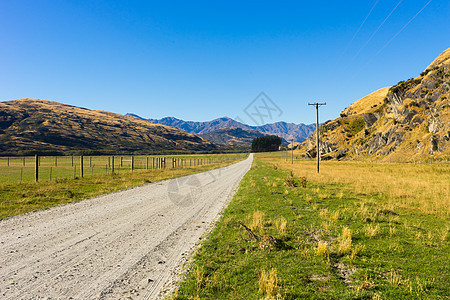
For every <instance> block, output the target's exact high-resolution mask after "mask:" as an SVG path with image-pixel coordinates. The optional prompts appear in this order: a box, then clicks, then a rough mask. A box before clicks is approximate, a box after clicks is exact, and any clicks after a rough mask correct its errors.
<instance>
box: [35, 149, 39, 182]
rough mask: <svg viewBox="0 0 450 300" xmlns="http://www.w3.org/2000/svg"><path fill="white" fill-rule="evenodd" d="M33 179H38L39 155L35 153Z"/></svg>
mask: <svg viewBox="0 0 450 300" xmlns="http://www.w3.org/2000/svg"><path fill="white" fill-rule="evenodd" d="M34 179H35V181H36V182H38V181H39V156H38V155H37V154H36V155H35V156H34Z"/></svg>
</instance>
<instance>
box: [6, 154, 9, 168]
mask: <svg viewBox="0 0 450 300" xmlns="http://www.w3.org/2000/svg"><path fill="white" fill-rule="evenodd" d="M6 159H7V161H8V167H9V156H8V157H7V158H6Z"/></svg>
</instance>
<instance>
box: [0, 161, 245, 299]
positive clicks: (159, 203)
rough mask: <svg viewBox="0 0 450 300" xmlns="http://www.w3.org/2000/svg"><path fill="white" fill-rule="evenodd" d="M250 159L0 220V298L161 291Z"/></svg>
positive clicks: (144, 295) (142, 295) (139, 295)
mask: <svg viewBox="0 0 450 300" xmlns="http://www.w3.org/2000/svg"><path fill="white" fill-rule="evenodd" d="M252 159H253V158H252V155H250V157H249V158H248V159H246V160H244V161H241V162H238V163H236V164H233V165H230V166H228V167H224V168H220V169H216V170H212V171H208V172H204V173H200V174H195V175H189V176H185V177H180V178H176V179H170V180H165V181H161V182H156V183H151V184H147V185H145V186H141V187H137V188H133V189H129V190H125V191H121V192H116V193H112V194H108V195H103V196H100V197H96V198H92V199H87V200H84V201H81V202H78V203H73V204H67V205H62V206H58V207H55V208H51V209H48V210H44V211H38V212H34V213H29V214H25V215H21V216H17V217H13V218H8V219H5V220H3V221H0V236H1V238H0V298H2V299H158V298H160V297H161V295H162V293H164V292H165V291H167V290H169V289H170V288H171V286H173V280H174V278H175V277H176V274H177V271H178V270H179V268H180V265H181V264H182V263H183V262H184V261H185V260H186V258H187V256H188V255H189V254H190V253H191V252H192V250H193V249H194V247H195V245H196V244H197V243H198V241H199V239H200V238H201V237H202V235H203V234H204V233H205V232H206V231H207V230H208V229H209V228H210V227H211V225H212V223H213V222H214V221H215V220H216V218H217V217H218V214H219V213H220V211H221V210H222V209H223V207H224V206H225V204H226V203H227V201H228V200H229V199H230V197H231V196H232V195H233V194H234V192H235V190H236V189H237V187H238V185H239V182H240V180H241V179H242V177H243V176H244V174H245V173H246V172H247V171H248V170H249V169H250V166H251V162H252Z"/></svg>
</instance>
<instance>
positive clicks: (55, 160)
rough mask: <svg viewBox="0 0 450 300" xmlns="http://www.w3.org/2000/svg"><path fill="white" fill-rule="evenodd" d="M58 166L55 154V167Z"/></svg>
mask: <svg viewBox="0 0 450 300" xmlns="http://www.w3.org/2000/svg"><path fill="white" fill-rule="evenodd" d="M57 166H58V156H55V167H57Z"/></svg>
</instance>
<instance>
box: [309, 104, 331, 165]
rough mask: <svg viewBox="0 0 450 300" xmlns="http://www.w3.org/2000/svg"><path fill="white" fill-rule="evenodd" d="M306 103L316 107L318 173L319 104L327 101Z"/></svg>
mask: <svg viewBox="0 0 450 300" xmlns="http://www.w3.org/2000/svg"><path fill="white" fill-rule="evenodd" d="M308 105H312V106H315V107H316V132H317V138H316V140H317V153H316V156H317V173H319V162H320V147H319V106H322V105H327V103H326V102H325V103H317V102H314V103H308Z"/></svg>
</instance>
